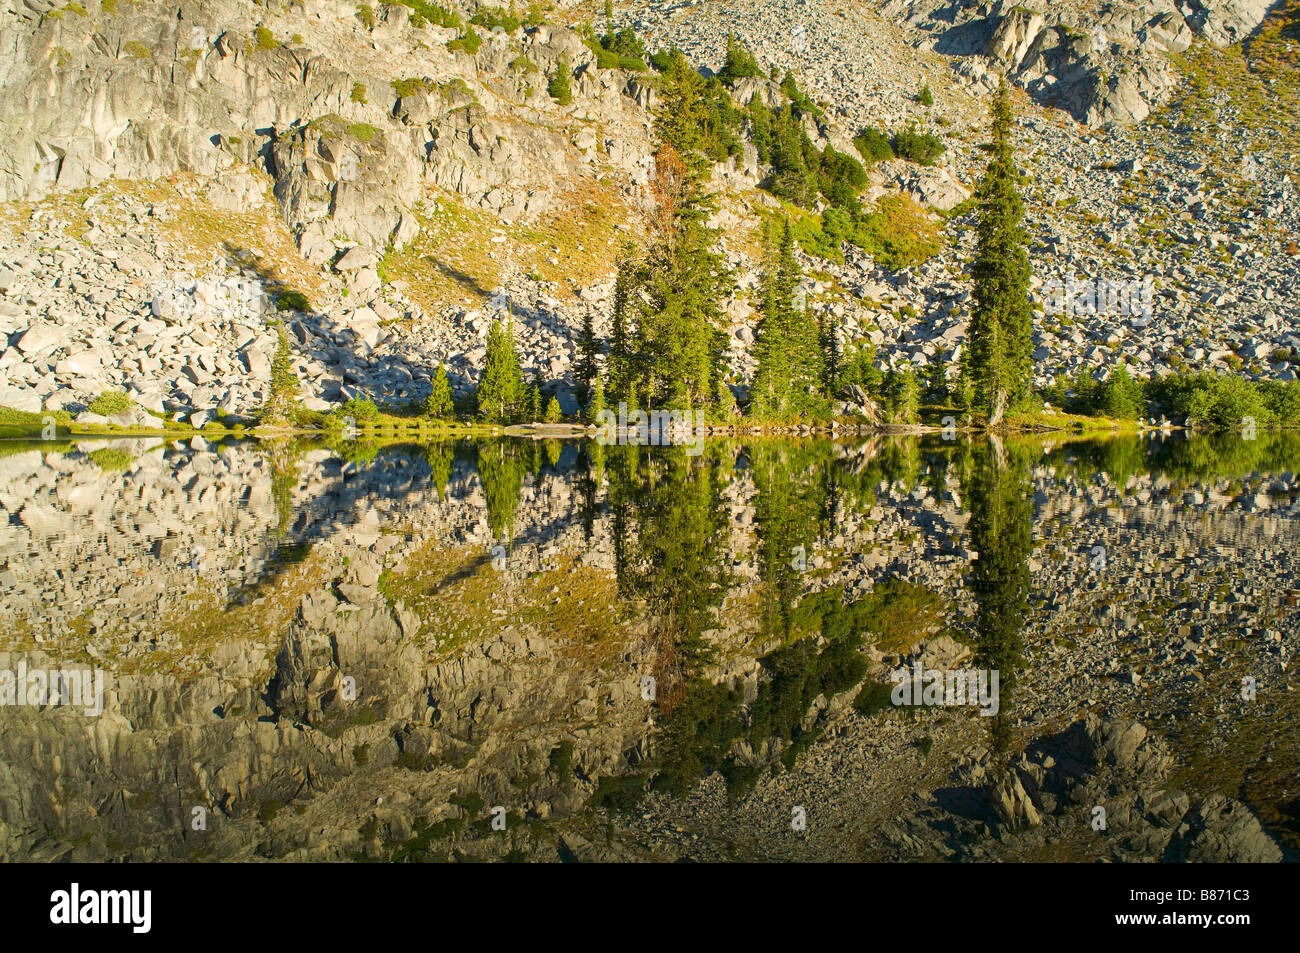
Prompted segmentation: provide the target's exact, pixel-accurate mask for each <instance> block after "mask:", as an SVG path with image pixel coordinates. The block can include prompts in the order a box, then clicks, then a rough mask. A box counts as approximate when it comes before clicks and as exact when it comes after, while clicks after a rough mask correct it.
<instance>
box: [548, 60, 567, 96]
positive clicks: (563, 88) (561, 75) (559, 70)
mask: <svg viewBox="0 0 1300 953" xmlns="http://www.w3.org/2000/svg"><path fill="white" fill-rule="evenodd" d="M570 72H572V70H570V68H569V58H568V57H567V56H561V57H560V59H559V61H558V62H557V63H556V64H555V75H554V76H552V77H551V80H550V82H549V83H547V84H546V91H547V92H548V93H550V95H551V98H552V99H554V100H555V101H556V102H557V103H559V104H560V105H561V106H567V105H569V103H571V102H573V90H572V88H571V87H570V86H569V73H570Z"/></svg>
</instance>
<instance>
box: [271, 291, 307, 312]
mask: <svg viewBox="0 0 1300 953" xmlns="http://www.w3.org/2000/svg"><path fill="white" fill-rule="evenodd" d="M275 310H276V311H310V310H311V302H310V301H308V300H307V296H306V295H305V294H303V293H302V292H301V291H282V292H280V294H279V295H278V296H277V297H276V299H275Z"/></svg>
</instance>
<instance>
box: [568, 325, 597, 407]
mask: <svg viewBox="0 0 1300 953" xmlns="http://www.w3.org/2000/svg"><path fill="white" fill-rule="evenodd" d="M596 353H597V348H596V332H595V330H594V328H593V327H592V323H591V312H590V311H588V312H587V313H586V315H584V316H583V319H582V337H580V338H579V339H578V364H577V366H576V367H575V368H574V369H573V373H574V376H575V377H576V378H577V379H578V400H579V402H581V403H583V404H585V403H587V401H588V400H590V398H591V389H592V386H593V385H594V383H595V381H596V375H597V372H598V368H597V366H596Z"/></svg>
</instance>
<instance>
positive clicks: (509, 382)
mask: <svg viewBox="0 0 1300 953" xmlns="http://www.w3.org/2000/svg"><path fill="white" fill-rule="evenodd" d="M475 396H476V398H477V401H478V413H479V416H480V417H484V418H486V419H488V420H491V421H494V422H496V423H513V422H515V421H516V420H517V419H518V418H519V417H520V415H521V413H522V412H523V411H524V410H526V409H530V408H526V407H525V403H524V397H525V392H524V381H523V374H522V373H521V372H520V370H519V356H518V354H517V353H516V351H515V331H514V323H513V321H511V320H510V319H507V320H506V323H505V325H502V324H501V322H500V320H498V319H495V318H494V319H493V320H492V327H491V328H489V329H488V337H487V356H486V358H485V365H484V368H483V376H482V378H481V379H480V380H479V385H478V390H477V392H476V395H475Z"/></svg>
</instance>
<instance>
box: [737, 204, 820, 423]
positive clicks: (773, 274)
mask: <svg viewBox="0 0 1300 953" xmlns="http://www.w3.org/2000/svg"><path fill="white" fill-rule="evenodd" d="M802 277H803V269H802V268H800V266H799V261H798V259H797V258H796V257H795V252H794V236H793V233H792V232H791V229H790V223H789V221H787V222H786V223H785V224H784V226H783V227H782V230H781V237H780V239H779V240H778V243H777V245H776V247H775V249H773V250H772V251H771V252H769V259H768V265H767V270H766V272H765V273H764V275H763V278H762V284H761V287H762V299H761V304H760V309H759V310H760V313H761V318H760V321H759V326H758V335H757V338H756V340H755V342H754V356H755V358H756V359H757V361H758V368H757V370H756V371H755V373H754V382H753V386H752V387H751V392H752V394H753V401H752V403H751V407H750V411H751V413H753V414H755V415H756V416H758V417H760V418H769V419H780V418H785V417H791V416H800V415H804V414H809V413H816V412H818V411H820V410H823V409H824V408H825V400H824V399H823V395H824V394H825V381H824V360H823V355H822V342H821V335H820V334H819V332H818V328H817V326H816V325H815V324H814V323H813V321H812V319H811V317H810V316H809V315H808V313H807V310H806V309H805V308H803V307H802V306H801V305H800V304H799V302H797V301H796V291H797V289H798V287H799V281H800V279H801V278H802Z"/></svg>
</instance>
